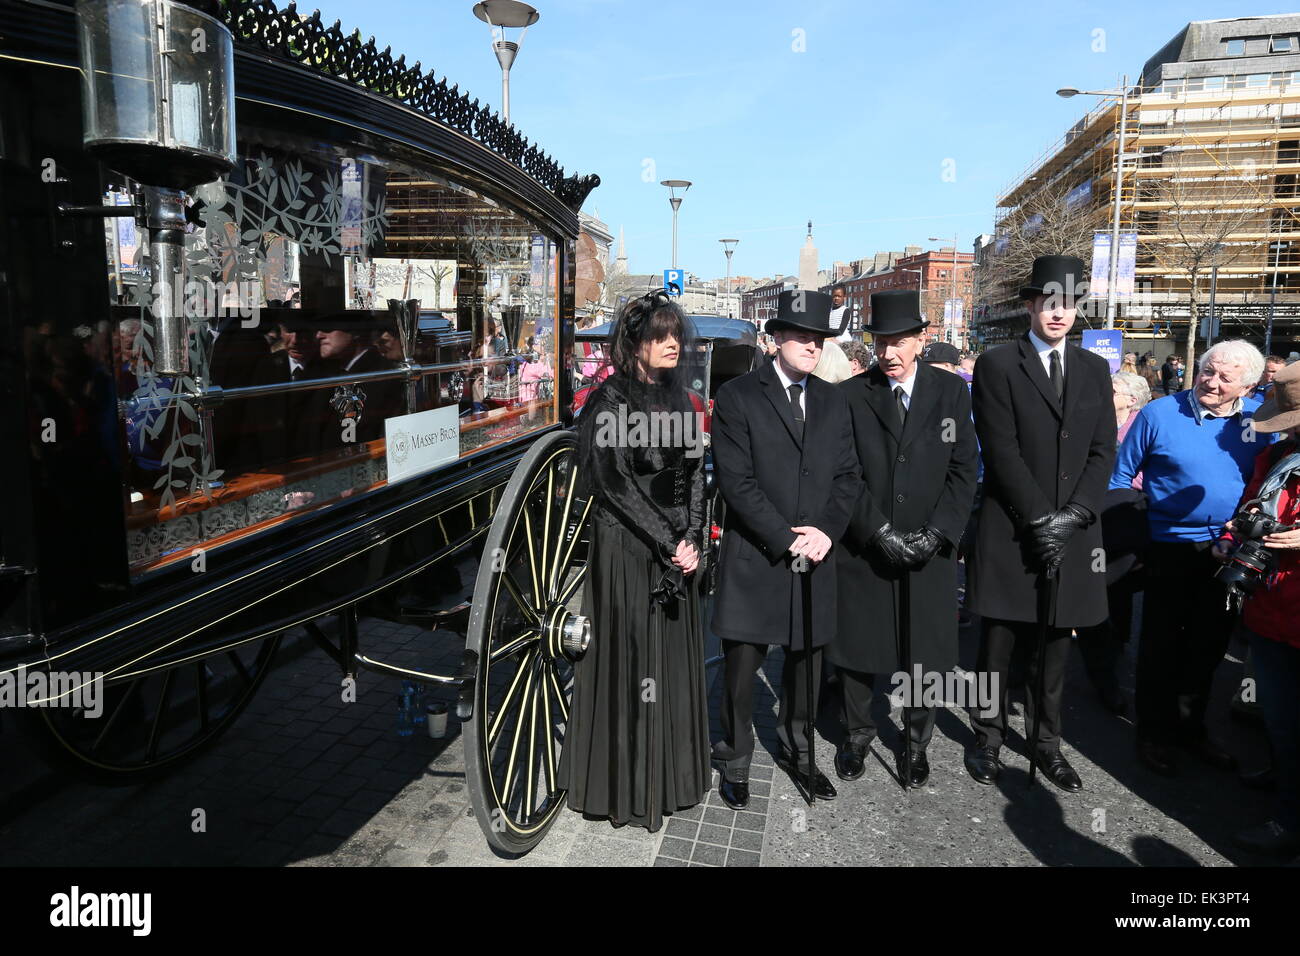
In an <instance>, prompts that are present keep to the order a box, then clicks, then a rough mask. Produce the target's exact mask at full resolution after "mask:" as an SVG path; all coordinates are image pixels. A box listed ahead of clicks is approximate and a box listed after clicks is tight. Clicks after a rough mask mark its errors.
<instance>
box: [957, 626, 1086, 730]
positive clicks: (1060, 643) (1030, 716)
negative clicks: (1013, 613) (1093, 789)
mask: <svg viewBox="0 0 1300 956" xmlns="http://www.w3.org/2000/svg"><path fill="white" fill-rule="evenodd" d="M1037 642H1038V625H1037V624H1027V623H1025V622H1023V621H1000V620H997V619H995V618H985V619H984V633H983V634H982V635H981V637H980V649H979V657H978V662H977V664H976V670H977V671H978V672H980V673H987V674H989V675H990V679H991V680H994V681H996V685H995V686H996V687H997V697H998V707H997V709H996V711H994V712H987V711H982V710H980V709H978V708H976V709H975V710H972V711H971V726H973V727H974V728H975V745H976V746H977V747H1001V746H1002V744H1003V742H1004V741H1005V740H1006V736H1007V710H1008V704H1009V702H1010V696H1011V695H1010V691H1011V682H1010V680H1009V677H1008V674H1009V671H1010V669H1011V656H1012V654H1013V652H1014V651H1015V650H1016V646H1017V645H1020V646H1021V653H1022V654H1023V656H1024V659H1025V737H1026V739H1028V738H1029V737H1030V736H1031V735H1032V734H1033V732H1034V730H1033V728H1034V715H1035V713H1037V709H1038V700H1037V695H1038V647H1037ZM1069 658H1070V629H1069V628H1064V627H1049V628H1048V629H1047V647H1046V652H1045V653H1044V655H1043V700H1042V707H1043V714H1042V722H1041V725H1040V727H1039V737H1038V752H1039V753H1041V754H1052V753H1056V752H1057V751H1058V750H1060V748H1061V702H1062V700H1063V699H1064V697H1065V664H1066V662H1067V661H1068V660H1069ZM1031 746H1032V743H1031Z"/></svg>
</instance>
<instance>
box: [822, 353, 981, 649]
mask: <svg viewBox="0 0 1300 956" xmlns="http://www.w3.org/2000/svg"><path fill="white" fill-rule="evenodd" d="M894 385H895V383H894V382H892V381H891V380H890V379H889V378H888V377H887V376H886V375H885V373H884V372H882V371H881V370H880V367H879V366H873V367H872V368H871V370H870V371H868V372H866V373H865V374H863V375H858V376H855V377H853V378H851V379H849V380H848V381H846V382H844V383H842V384H841V385H840V386H839V389H840V391H841V393H843V394H844V396H845V397H846V398H847V399H848V403H849V413H850V415H851V416H852V419H853V441H854V447H855V448H856V451H857V459H858V463H859V468H860V469H861V474H862V477H863V481H864V487H863V491H862V495H861V497H860V498H859V499H858V503H857V507H856V508H855V509H854V511H853V515H852V517H851V518H850V519H849V526H848V529H847V531H846V532H845V534H844V538H843V539H842V541H841V550H840V554H839V558H838V560H837V561H836V565H835V569H836V577H837V578H838V583H839V602H838V604H837V608H838V625H837V630H836V634H835V641H834V643H833V644H832V645H831V649H830V651H829V652H828V656H829V657H830V659H831V661H832V662H833V663H835V664H836V665H838V666H840V667H845V668H848V669H849V670H855V671H861V672H864V673H870V674H892V673H894V672H896V671H899V670H910V668H911V666H912V665H914V664H918V663H919V664H920V665H921V666H922V668H923V669H924V670H926V671H946V670H949V669H951V668H952V667H953V666H954V665H955V664H956V663H957V542H958V541H960V540H961V535H962V531H963V530H964V529H965V528H966V523H967V521H968V520H969V519H970V510H971V503H972V502H973V500H974V498H975V474H976V470H977V461H978V458H977V455H978V452H977V451H976V445H975V427H974V425H973V424H972V423H971V405H970V392H969V390H968V389H967V388H966V383H965V381H963V380H962V379H961V378H960V377H959V376H957V375H954V374H952V373H951V372H945V371H943V370H942V369H937V368H934V367H933V366H930V365H925V364H920V365H918V367H917V370H916V381H915V383H914V385H913V388H912V402H911V407H910V409H909V410H908V414H907V423H906V425H905V426H902V425H900V423H899V420H898V409H897V404H896V400H895V398H894V395H893V387H894ZM886 522H889V523H890V524H891V525H893V527H894V528H895V529H897V530H898V531H900V532H905V531H914V530H916V529H918V528H920V527H922V526H924V525H927V524H928V525H930V526H931V527H933V528H934V529H935V530H936V531H938V532H939V533H940V534H941V535H942V536H943V538H944V543H943V545H942V547H941V548H940V550H939V553H938V554H937V555H935V556H934V558H933V559H931V560H930V561H929V562H928V563H927V564H926V565H925V567H923V568H921V569H919V570H916V571H909V572H907V574H908V582H907V586H908V591H909V595H910V601H909V608H910V638H911V640H910V645H911V661H910V662H905V661H902V660H901V659H900V653H901V651H900V645H899V625H900V623H901V622H900V613H899V612H900V608H901V603H900V601H901V591H900V581H901V575H900V572H899V571H897V570H896V569H894V568H892V567H891V566H890V565H889V564H888V563H887V562H885V561H883V560H882V559H881V558H880V557H879V555H878V554H877V553H876V552H875V550H874V549H873V548H870V547H868V545H867V541H868V540H870V539H871V537H872V536H873V535H874V534H875V533H876V532H877V531H878V530H880V527H881V525H883V524H885V523H886Z"/></svg>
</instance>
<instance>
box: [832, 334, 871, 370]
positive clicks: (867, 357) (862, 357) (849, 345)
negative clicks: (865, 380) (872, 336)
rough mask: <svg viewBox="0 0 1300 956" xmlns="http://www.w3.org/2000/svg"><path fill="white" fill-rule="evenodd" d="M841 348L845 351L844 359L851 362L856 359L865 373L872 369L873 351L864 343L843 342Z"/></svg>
mask: <svg viewBox="0 0 1300 956" xmlns="http://www.w3.org/2000/svg"><path fill="white" fill-rule="evenodd" d="M840 348H841V349H843V350H844V357H845V358H846V359H848V360H849V361H850V362H852V361H853V360H854V359H857V360H858V364H859V365H861V366H862V371H864V372H865V371H866V370H867V369H869V368H870V367H871V350H870V349H868V348H867V347H866V346H865V345H864V344H863V343H861V342H858V341H856V340H855V341H850V342H841V343H840Z"/></svg>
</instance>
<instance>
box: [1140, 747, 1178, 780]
mask: <svg viewBox="0 0 1300 956" xmlns="http://www.w3.org/2000/svg"><path fill="white" fill-rule="evenodd" d="M1137 756H1138V761H1139V762H1141V764H1142V766H1144V767H1146V768H1147V769H1148V770H1152V771H1154V772H1156V773H1158V774H1160V776H1162V777H1176V776H1178V765H1177V764H1176V763H1175V762H1174V755H1173V753H1172V752H1171V751H1170V749H1169V748H1168V747H1165V746H1163V745H1162V744H1158V743H1155V742H1154V741H1151V740H1138V742H1137Z"/></svg>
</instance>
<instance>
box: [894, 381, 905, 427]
mask: <svg viewBox="0 0 1300 956" xmlns="http://www.w3.org/2000/svg"><path fill="white" fill-rule="evenodd" d="M903 394H904V392H903V386H901V385H895V386H894V399H895V401H897V402H898V424H900V425H906V424H907V402H906V401H904V400H903Z"/></svg>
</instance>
